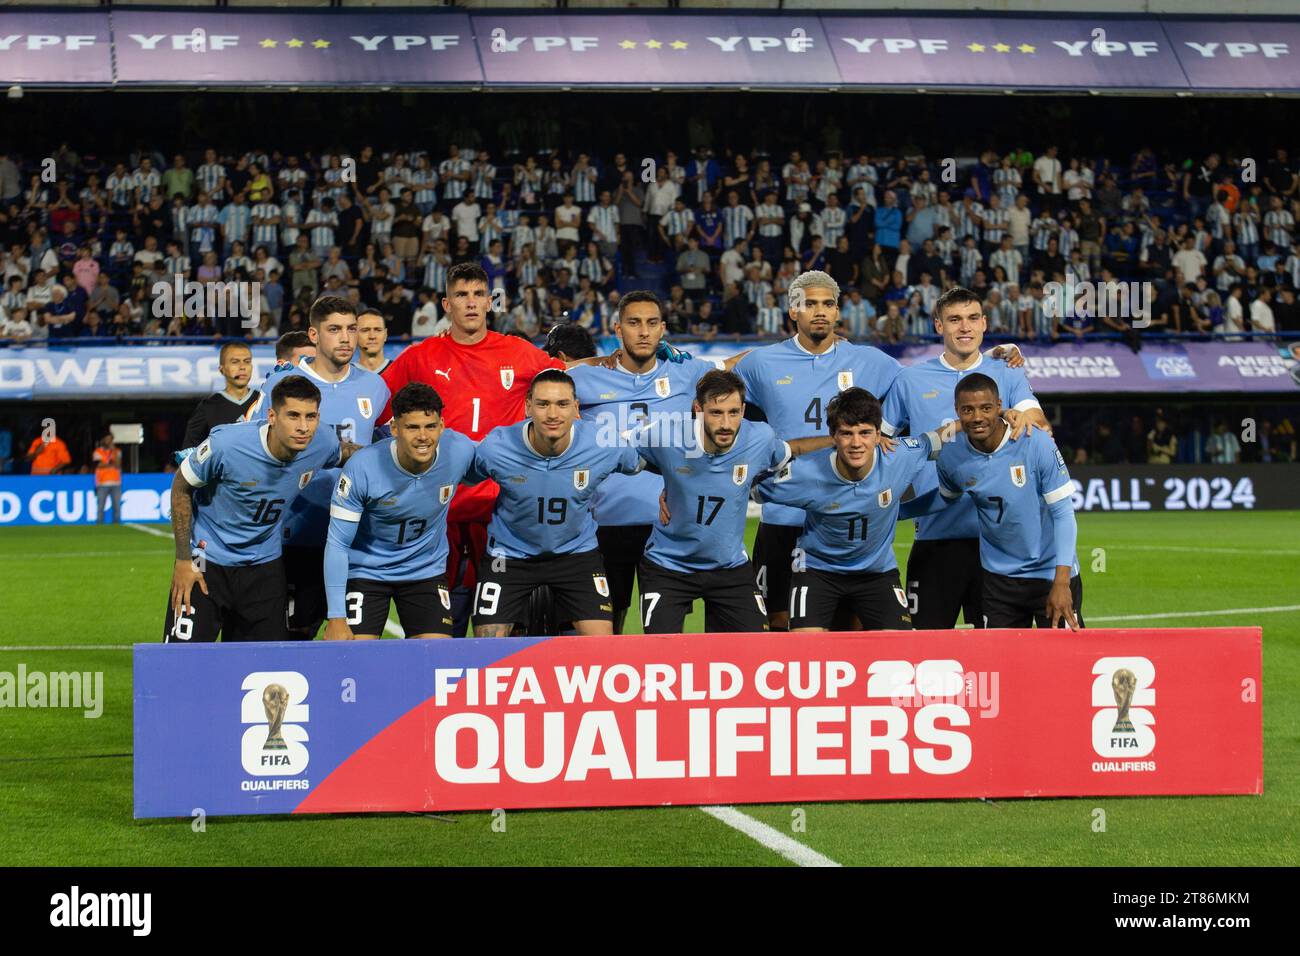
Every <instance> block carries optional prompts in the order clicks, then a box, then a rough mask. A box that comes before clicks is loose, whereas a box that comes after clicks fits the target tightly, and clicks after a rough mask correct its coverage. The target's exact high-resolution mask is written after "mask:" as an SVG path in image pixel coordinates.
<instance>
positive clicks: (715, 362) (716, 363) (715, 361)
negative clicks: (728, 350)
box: [704, 358, 727, 372]
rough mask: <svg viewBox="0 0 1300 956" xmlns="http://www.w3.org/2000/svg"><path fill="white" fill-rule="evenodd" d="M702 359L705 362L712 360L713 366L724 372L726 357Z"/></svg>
mask: <svg viewBox="0 0 1300 956" xmlns="http://www.w3.org/2000/svg"><path fill="white" fill-rule="evenodd" d="M704 361H706V362H712V363H713V367H714V368H716V369H717V370H718V371H719V372H725V371H726V370H727V360H726V359H718V358H715V359H705V360H704Z"/></svg>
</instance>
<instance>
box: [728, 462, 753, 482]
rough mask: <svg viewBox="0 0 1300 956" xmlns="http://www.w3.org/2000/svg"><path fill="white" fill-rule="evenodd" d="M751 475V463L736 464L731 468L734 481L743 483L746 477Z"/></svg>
mask: <svg viewBox="0 0 1300 956" xmlns="http://www.w3.org/2000/svg"><path fill="white" fill-rule="evenodd" d="M748 477H749V465H736V466H735V467H734V468H732V469H731V480H732V483H734V484H737V485H743V484H744V483H745V479H746V478H748Z"/></svg>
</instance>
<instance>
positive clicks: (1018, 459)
mask: <svg viewBox="0 0 1300 956" xmlns="http://www.w3.org/2000/svg"><path fill="white" fill-rule="evenodd" d="M938 465H939V468H938V471H939V493H940V494H941V495H942V496H943V497H944V498H945V499H948V500H949V501H953V500H955V499H957V498H959V497H966V496H969V497H970V498H971V499H972V500H973V501H974V503H975V510H976V513H977V514H978V516H979V529H980V535H979V537H980V564H981V565H983V567H984V570H986V571H992V572H993V573H994V574H1004V575H1007V576H1008V577H1013V578H1045V579H1047V580H1049V581H1050V580H1051V579H1052V578H1054V577H1055V576H1056V567H1057V565H1069V566H1070V574H1071V576H1072V577H1073V576H1074V575H1076V574H1078V573H1079V561H1078V558H1077V557H1076V556H1075V553H1074V545H1075V538H1076V534H1077V527H1076V525H1075V520H1074V506H1073V504H1072V503H1071V501H1070V498H1071V495H1073V494H1074V484H1073V483H1072V482H1071V481H1070V472H1069V469H1067V468H1066V467H1065V459H1064V458H1062V457H1061V453H1060V451H1059V450H1057V447H1056V442H1054V441H1052V439H1051V438H1049V437H1048V436H1047V433H1046V432H1042V431H1038V430H1037V429H1033V430H1031V431H1030V432H1029V433H1028V434H1027V435H1026V436H1025V437H1024V438H1022V439H1020V441H1014V442H1013V441H1011V428H1010V426H1008V428H1007V431H1006V434H1005V435H1003V436H1002V442H1001V444H999V445H998V447H997V448H996V449H995V450H994V451H993V453H992V454H990V455H986V454H984V453H983V452H982V451H977V450H976V449H975V448H973V447H972V446H971V443H970V439H968V438H967V437H966V434H965V433H964V432H962V433H959V434H958V435H957V437H956V438H955V439H954V440H953V441H950V442H946V443H945V444H944V446H943V450H942V451H941V452H940V453H939V461H938ZM950 507H951V505H950Z"/></svg>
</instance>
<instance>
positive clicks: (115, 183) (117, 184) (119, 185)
mask: <svg viewBox="0 0 1300 956" xmlns="http://www.w3.org/2000/svg"><path fill="white" fill-rule="evenodd" d="M37 180H38V181H39V177H37ZM104 186H105V187H106V188H107V189H108V195H109V198H110V200H111V201H112V203H113V208H114V209H118V210H125V209H132V208H134V207H135V205H136V184H135V177H134V176H133V175H131V174H130V173H128V172H127V171H126V163H118V164H117V165H116V166H114V167H113V171H112V172H111V173H109V174H108V179H107V180H105V181H104Z"/></svg>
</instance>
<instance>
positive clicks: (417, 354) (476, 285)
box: [377, 262, 565, 637]
mask: <svg viewBox="0 0 1300 956" xmlns="http://www.w3.org/2000/svg"><path fill="white" fill-rule="evenodd" d="M491 306H492V299H491V294H490V293H489V291H488V280H487V273H486V272H484V271H483V268H482V267H481V266H479V265H477V264H476V263H473V262H462V263H458V264H457V265H454V266H452V267H451V268H450V269H449V270H448V271H447V294H446V295H445V296H444V297H443V300H442V310H443V313H444V314H445V315H446V317H447V319H448V321H449V322H450V323H451V327H450V329H449V330H448V333H447V335H441V336H431V337H430V338H427V339H425V340H424V341H423V342H420V343H418V344H416V345H412V346H410V347H409V348H407V349H406V350H405V351H404V352H402V354H401V355H399V356H397V358H395V359H394V360H393V362H392V364H390V365H389V366H388V368H386V369H385V370H384V381H385V382H387V383H388V387H389V389H390V390H392V391H393V392H397V391H398V390H399V389H401V387H402V386H403V385H405V384H406V383H407V382H423V383H424V384H426V385H431V386H433V387H434V389H436V390H438V393H439V394H440V395H442V396H443V400H444V409H443V422H444V423H445V424H446V426H447V427H448V428H451V429H454V430H455V431H458V432H460V433H461V434H462V435H467V436H468V437H470V438H472V439H473V440H475V441H479V440H481V439H482V438H483V437H484V436H485V435H486V434H487V433H488V432H489V431H491V430H492V429H493V428H495V427H497V426H498V425H510V424H513V423H515V422H517V421H519V420H520V419H521V418H523V414H524V397H525V395H526V394H527V392H528V386H529V385H531V384H532V381H533V376H535V375H536V374H537V373H538V372H540V371H541V370H542V369H544V368H558V369H563V368H564V365H565V363H564V362H562V361H559V360H558V359H553V358H551V357H550V356H548V355H547V354H546V353H545V352H543V351H542V350H541V349H539V348H537V347H536V346H534V345H532V344H531V343H530V342H527V341H526V340H524V339H521V338H519V337H518V336H514V335H500V334H498V333H496V332H490V331H488V314H489V312H490V310H491ZM390 416H391V412H390V410H389V409H387V408H385V409H384V411H383V413H382V414H381V415H380V416H379V419H378V421H377V424H380V425H382V424H384V423H385V422H387V421H388V419H389V417H390ZM496 495H497V486H496V483H495V482H491V481H485V482H483V483H482V484H480V485H478V486H476V487H474V488H467V489H465V490H464V491H462V492H461V493H460V494H458V495H456V497H455V499H453V501H452V505H451V511H450V513H449V514H448V516H447V539H448V544H449V546H450V552H449V559H448V561H449V563H448V569H447V578H448V580H449V581H450V582H451V586H452V607H453V611H454V612H455V613H454V615H453V617H454V619H455V622H456V624H455V628H454V630H453V631H452V633H453V635H455V636H457V637H459V636H461V635H463V634H464V633H465V626H466V624H467V621H468V618H469V604H470V600H469V599H470V590H469V589H470V588H472V586H473V584H474V579H475V578H474V576H475V571H476V568H477V565H478V561H479V558H480V557H481V556H482V554H483V549H484V546H485V544H486V542H487V522H488V519H489V518H490V517H491V516H492V504H493V502H494V501H495V500H496Z"/></svg>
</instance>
